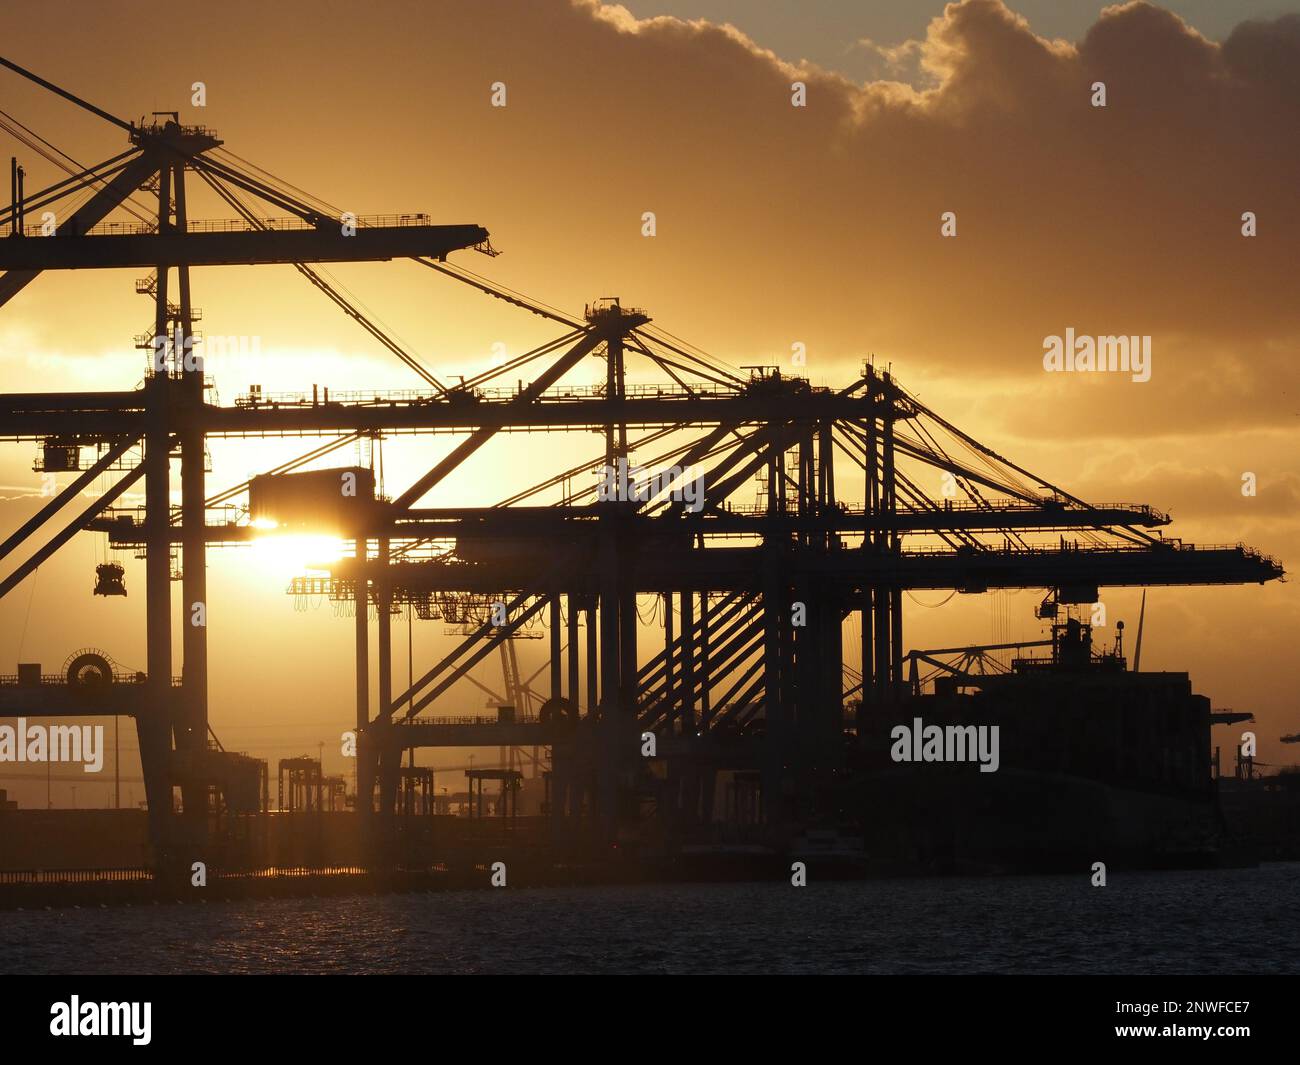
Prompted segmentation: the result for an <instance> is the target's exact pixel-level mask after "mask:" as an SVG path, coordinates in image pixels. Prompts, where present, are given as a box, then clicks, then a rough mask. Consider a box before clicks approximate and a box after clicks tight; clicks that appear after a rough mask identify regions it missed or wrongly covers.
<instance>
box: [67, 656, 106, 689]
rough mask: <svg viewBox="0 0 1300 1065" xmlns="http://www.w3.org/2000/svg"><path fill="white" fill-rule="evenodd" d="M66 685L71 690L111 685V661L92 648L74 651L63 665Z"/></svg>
mask: <svg viewBox="0 0 1300 1065" xmlns="http://www.w3.org/2000/svg"><path fill="white" fill-rule="evenodd" d="M63 668H64V673H65V675H66V676H67V678H68V685H69V686H70V687H73V688H101V687H107V686H108V685H110V684H112V683H113V661H112V659H110V658H109V657H108V655H106V654H104V652H102V651H99V650H96V649H95V648H93V647H83V648H82V649H81V650H80V651H74V652H73V653H72V654H71V655H69V656H68V660H67V661H66V662H64V664H63Z"/></svg>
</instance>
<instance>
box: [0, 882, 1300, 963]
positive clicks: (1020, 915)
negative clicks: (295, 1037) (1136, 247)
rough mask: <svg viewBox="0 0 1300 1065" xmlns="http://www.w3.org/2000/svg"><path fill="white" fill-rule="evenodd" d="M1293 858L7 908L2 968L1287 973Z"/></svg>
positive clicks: (1299, 891) (1295, 934) (1298, 948)
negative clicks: (864, 878) (1251, 863)
mask: <svg viewBox="0 0 1300 1065" xmlns="http://www.w3.org/2000/svg"><path fill="white" fill-rule="evenodd" d="M1297 903H1300V863H1287V864H1275V865H1265V866H1262V867H1261V868H1259V869H1238V870H1215V871H1198V872H1170V873H1142V874H1138V873H1130V874H1112V875H1111V877H1110V883H1109V886H1107V887H1105V888H1094V887H1092V886H1090V883H1089V877H1088V876H1087V875H1079V876H1064V877H1063V876H1036V877H1003V878H996V879H974V878H960V879H946V880H884V881H870V882H840V883H813V884H810V885H809V886H808V887H806V888H802V889H797V888H793V887H790V886H789V885H788V884H786V883H775V884H687V885H681V884H673V885H646V886H632V887H604V888H562V889H560V888H547V889H535V890H524V889H518V890H513V889H509V888H507V889H500V890H481V891H456V892H451V891H444V892H434V893H428V894H424V893H419V894H408V895H387V896H364V897H356V898H330V899H281V900H270V901H258V902H222V903H209V904H204V905H165V906H163V905H159V906H153V905H149V906H133V907H122V908H118V909H112V908H110V909H100V908H93V909H80V910H41V911H25V912H8V913H0V971H2V972H5V973H77V974H81V973H87V974H119V973H186V972H202V973H266V972H279V973H495V972H513V973H801V972H811V973H818V972H822V973H923V972H945V973H947V972H958V973H973V972H1033V973H1191V974H1221V973H1250V972H1267V973H1283V972H1289V973H1296V972H1300V906H1298V905H1297Z"/></svg>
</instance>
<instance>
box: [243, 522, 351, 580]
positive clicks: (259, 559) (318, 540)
mask: <svg viewBox="0 0 1300 1065" xmlns="http://www.w3.org/2000/svg"><path fill="white" fill-rule="evenodd" d="M251 550H252V559H253V563H254V565H255V566H256V567H257V568H258V569H259V570H260V571H261V572H262V573H263V574H264V575H265V576H267V577H273V578H281V577H286V578H287V577H293V576H296V575H298V574H300V573H302V572H304V571H306V570H322V569H328V568H329V567H330V566H332V565H333V564H334V563H335V562H338V561H339V559H341V558H342V557H343V553H344V543H343V541H342V540H341V539H339V538H338V537H337V536H326V535H323V534H319V533H277V532H267V533H265V534H264V535H262V536H258V537H256V538H255V539H254V540H253V541H252V549H251Z"/></svg>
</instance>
